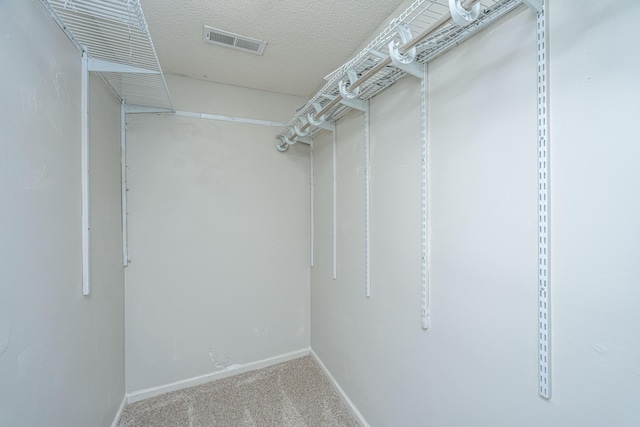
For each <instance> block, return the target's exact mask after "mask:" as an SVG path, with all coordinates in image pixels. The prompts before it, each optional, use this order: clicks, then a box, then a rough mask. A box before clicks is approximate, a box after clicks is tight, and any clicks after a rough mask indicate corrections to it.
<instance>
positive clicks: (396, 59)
mask: <svg viewBox="0 0 640 427" xmlns="http://www.w3.org/2000/svg"><path fill="white" fill-rule="evenodd" d="M397 28H398V34H399V35H400V38H401V39H402V44H403V45H406V44H407V42H409V41H410V40H411V39H412V38H413V35H412V34H411V29H410V28H409V26H408V25H407V23H406V22H401V23H400V24H398V27H397ZM389 56H391V61H392V62H393V63H394V65H396V64H403V65H407V64H411V63H412V62H413V61H414V60H415V59H416V48H415V46H414V47H412V48H411V49H409V50H408V51H407V52H405V53H400V44H399V43H398V42H397V41H394V40H391V42H389Z"/></svg>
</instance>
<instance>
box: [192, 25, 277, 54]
mask: <svg viewBox="0 0 640 427" xmlns="http://www.w3.org/2000/svg"><path fill="white" fill-rule="evenodd" d="M203 37H204V41H206V42H207V43H213V44H217V45H218V46H225V47H230V48H231V49H237V50H241V51H243V52H249V53H253V54H256V55H262V52H264V48H265V46H266V45H267V42H265V41H262V40H257V39H252V38H251V37H245V36H241V35H239V34H234V33H230V32H228V31H222V30H219V29H217V28H212V27H207V26H206V25H205V26H204V33H203Z"/></svg>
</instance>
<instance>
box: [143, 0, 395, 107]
mask: <svg viewBox="0 0 640 427" xmlns="http://www.w3.org/2000/svg"><path fill="white" fill-rule="evenodd" d="M140 3H141V4H142V10H143V11H144V15H145V18H146V20H147V23H148V25H149V30H150V32H151V38H152V39H153V43H154V45H155V48H156V51H157V53H158V58H159V60H160V65H161V66H162V70H163V71H164V72H165V73H166V74H176V75H183V76H188V77H192V78H196V79H201V80H210V81H214V82H219V83H226V84H231V85H236V86H243V87H249V88H255V89H262V90H268V91H272V92H279V93H286V94H292V95H299V96H304V97H309V96H310V95H312V94H313V92H314V91H315V90H316V89H318V87H320V86H321V84H322V83H323V78H324V76H325V75H327V74H329V73H330V72H331V71H333V70H334V69H336V68H338V67H339V66H340V65H342V64H343V63H344V62H345V61H346V60H347V59H349V56H350V55H351V54H352V53H354V51H355V50H356V49H357V48H358V47H359V46H361V45H362V43H363V42H364V41H365V40H366V39H367V38H369V36H370V35H372V33H373V32H374V30H375V29H376V28H377V27H378V26H379V24H380V23H382V22H383V21H385V20H386V19H387V18H389V16H390V15H391V14H392V12H394V10H395V9H396V8H397V7H398V6H399V5H400V4H402V3H403V0H323V1H320V0H216V1H213V0H173V1H170V0H141V1H140ZM203 25H208V26H211V27H215V28H219V29H221V30H225V31H229V32H232V33H237V34H240V35H243V36H247V37H252V38H256V39H260V40H265V41H267V43H268V44H267V47H266V49H265V51H264V55H262V56H258V55H254V54H251V53H245V52H240V51H236V50H233V49H228V48H225V47H221V46H216V45H212V44H210V43H205V42H204V41H203V40H202V27H203Z"/></svg>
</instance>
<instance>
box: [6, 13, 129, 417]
mask: <svg viewBox="0 0 640 427" xmlns="http://www.w3.org/2000/svg"><path fill="white" fill-rule="evenodd" d="M0 63H1V64H2V66H1V67H0V79H1V80H2V81H3V82H4V83H3V86H2V89H0V92H1V93H2V96H0V117H2V120H1V122H2V125H1V126H0V199H1V200H2V209H0V425H2V426H44V425H46V426H61V427H63V426H64V427H69V426H73V427H85V426H109V425H111V423H112V421H113V419H114V416H115V414H116V412H117V410H118V407H119V406H120V404H121V402H122V399H123V396H124V301H123V297H124V289H123V283H124V277H123V268H122V263H121V257H122V251H121V247H122V243H121V237H120V236H121V231H120V230H121V226H120V146H119V139H120V131H119V129H120V104H119V103H118V101H117V100H116V99H115V98H114V97H113V95H112V93H111V92H110V90H108V89H107V88H106V87H105V86H104V84H103V83H102V81H100V80H99V79H97V78H92V79H91V81H90V111H91V115H90V144H91V162H90V168H91V171H92V172H91V193H92V198H91V222H92V246H91V249H92V257H91V265H92V272H91V281H92V286H91V288H92V289H91V295H90V296H88V297H83V296H82V283H81V278H82V274H81V270H82V255H81V231H80V230H81V228H80V224H81V220H80V184H81V169H80V54H79V52H78V51H77V50H76V49H75V47H73V45H72V44H71V43H70V42H69V40H68V39H67V38H66V36H65V35H64V34H63V33H62V31H60V29H59V28H58V26H57V25H56V24H55V23H54V22H53V20H52V19H51V18H50V16H49V15H48V13H47V12H46V11H45V10H44V8H43V7H42V6H41V5H40V3H39V2H36V1H28V2H17V1H11V2H2V3H0Z"/></svg>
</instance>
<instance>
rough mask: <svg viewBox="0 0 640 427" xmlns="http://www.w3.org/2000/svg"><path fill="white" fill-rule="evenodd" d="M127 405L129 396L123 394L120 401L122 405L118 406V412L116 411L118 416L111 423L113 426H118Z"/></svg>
mask: <svg viewBox="0 0 640 427" xmlns="http://www.w3.org/2000/svg"><path fill="white" fill-rule="evenodd" d="M125 406H127V396H126V395H124V396H122V402H121V403H120V407H119V408H118V412H116V416H115V418H114V419H113V422H112V423H111V427H118V423H119V422H120V417H121V416H122V411H124V408H125Z"/></svg>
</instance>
